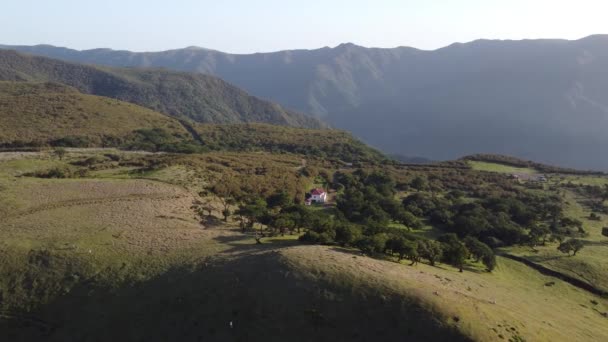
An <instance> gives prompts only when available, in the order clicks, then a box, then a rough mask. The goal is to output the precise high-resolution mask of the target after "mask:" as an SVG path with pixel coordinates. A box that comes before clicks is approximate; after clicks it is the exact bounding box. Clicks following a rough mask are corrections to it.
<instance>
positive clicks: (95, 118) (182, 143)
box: [0, 81, 384, 161]
mask: <svg viewBox="0 0 608 342" xmlns="http://www.w3.org/2000/svg"><path fill="white" fill-rule="evenodd" d="M0 118H1V119H2V120H1V121H0V146H3V147H6V148H11V147H12V148H18V147H35V146H49V145H51V146H68V147H121V148H127V149H140V150H147V151H159V150H160V151H168V152H189V153H192V152H202V151H210V150H212V151H266V152H277V153H297V154H302V155H305V156H309V157H318V158H333V159H341V160H343V161H361V160H367V161H380V160H383V159H384V156H383V155H382V154H381V153H379V152H378V151H376V150H374V149H372V148H370V147H368V146H367V145H365V144H363V143H362V142H360V141H358V140H356V139H355V138H353V137H352V136H351V135H350V134H348V133H345V132H342V131H335V130H329V129H324V130H315V129H303V128H294V127H286V126H278V125H270V124H256V123H252V124H223V125H216V124H199V123H193V122H186V121H179V120H177V119H175V118H172V117H169V116H166V115H163V114H160V113H158V112H155V111H152V110H149V109H147V108H144V107H140V106H138V105H135V104H131V103H127V102H123V101H119V100H115V99H111V98H107V97H101V96H94V95H86V94H82V93H80V92H78V91H77V90H76V89H75V88H71V87H68V86H64V85H61V84H56V83H35V82H6V81H0Z"/></svg>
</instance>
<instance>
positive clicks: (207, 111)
mask: <svg viewBox="0 0 608 342" xmlns="http://www.w3.org/2000/svg"><path fill="white" fill-rule="evenodd" d="M0 80H4V81H34V82H56V83H62V84H66V85H69V86H71V87H74V88H76V89H78V90H80V91H81V92H82V93H86V94H92V95H99V96H105V97H110V98H115V99H118V100H121V101H126V102H131V103H135V104H138V105H140V106H143V107H146V108H149V109H152V110H155V111H159V112H161V113H164V114H168V115H171V116H174V117H177V118H180V119H190V120H193V121H197V122H208V123H236V122H265V123H271V124H277V125H285V126H295V127H308V128H322V127H325V125H324V124H322V123H321V122H320V121H318V120H316V119H313V118H310V117H307V116H305V115H303V114H299V113H295V112H292V111H289V110H286V109H284V108H282V107H281V106H279V105H277V104H273V103H270V102H267V101H263V100H261V99H258V98H256V97H253V96H250V95H248V94H247V93H246V92H244V91H242V90H240V89H238V88H237V87H234V86H232V85H230V84H228V83H226V82H224V81H222V80H220V79H218V78H215V77H212V76H207V75H202V74H193V73H185V72H172V71H168V70H164V69H120V68H109V67H103V68H101V67H95V66H89V65H79V64H72V63H67V62H62V61H58V60H53V59H50V58H44V57H32V56H27V55H22V54H19V53H17V52H14V51H8V50H0Z"/></svg>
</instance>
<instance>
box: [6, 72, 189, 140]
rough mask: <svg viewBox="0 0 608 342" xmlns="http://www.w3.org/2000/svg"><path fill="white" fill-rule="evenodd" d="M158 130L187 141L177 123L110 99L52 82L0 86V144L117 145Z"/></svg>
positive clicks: (17, 83)
mask: <svg viewBox="0 0 608 342" xmlns="http://www.w3.org/2000/svg"><path fill="white" fill-rule="evenodd" d="M153 129H159V130H163V131H165V132H166V133H168V134H169V135H170V136H172V137H174V138H175V139H176V140H191V139H192V138H191V136H190V134H189V133H188V132H187V131H186V130H185V129H184V127H182V125H180V123H179V122H178V121H177V120H175V119H172V118H170V117H168V116H165V115H162V114H160V113H157V112H154V111H152V110H149V109H146V108H143V107H140V106H137V105H134V104H131V103H127V102H122V101H118V100H114V99H110V98H105V97H99V96H93V95H85V94H81V93H79V92H78V91H77V90H76V89H74V88H70V87H67V86H64V85H61V84H56V83H31V82H3V81H0V144H2V145H4V146H15V147H21V146H40V145H48V144H56V145H61V143H62V142H63V143H65V144H67V145H70V144H69V141H70V138H72V139H71V140H72V141H73V142H75V143H77V145H78V146H84V147H86V146H104V145H107V146H121V145H124V144H127V143H128V141H129V140H133V139H135V138H136V131H139V130H153Z"/></svg>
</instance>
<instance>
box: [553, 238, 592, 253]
mask: <svg viewBox="0 0 608 342" xmlns="http://www.w3.org/2000/svg"><path fill="white" fill-rule="evenodd" d="M584 247H585V244H584V243H583V242H582V241H581V240H578V239H570V240H568V241H564V242H562V243H560V244H559V246H558V247H557V250H559V251H560V252H562V253H564V254H568V255H570V252H573V254H572V256H575V255H576V253H578V251H580V250H581V249H583V248H584Z"/></svg>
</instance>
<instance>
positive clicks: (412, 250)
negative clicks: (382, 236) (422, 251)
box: [385, 236, 420, 265]
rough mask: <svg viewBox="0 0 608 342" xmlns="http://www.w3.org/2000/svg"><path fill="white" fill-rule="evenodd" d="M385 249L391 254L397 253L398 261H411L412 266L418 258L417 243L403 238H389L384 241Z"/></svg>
mask: <svg viewBox="0 0 608 342" xmlns="http://www.w3.org/2000/svg"><path fill="white" fill-rule="evenodd" d="M385 248H386V249H387V250H390V251H391V252H392V253H397V254H398V255H399V261H401V260H403V259H404V258H408V259H409V260H410V261H412V265H414V264H416V263H417V262H418V260H419V258H420V257H419V254H418V242H416V241H411V240H408V239H406V238H404V237H403V236H393V237H391V238H390V239H388V240H387V241H386V246H385Z"/></svg>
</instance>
